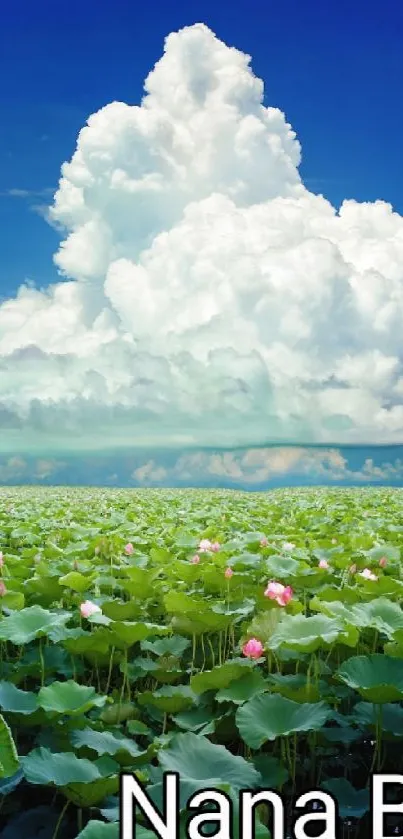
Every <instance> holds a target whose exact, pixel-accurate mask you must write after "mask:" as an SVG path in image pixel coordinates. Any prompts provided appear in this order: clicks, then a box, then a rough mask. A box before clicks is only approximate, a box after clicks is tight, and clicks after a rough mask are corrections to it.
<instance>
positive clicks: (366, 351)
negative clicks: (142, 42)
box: [0, 24, 403, 451]
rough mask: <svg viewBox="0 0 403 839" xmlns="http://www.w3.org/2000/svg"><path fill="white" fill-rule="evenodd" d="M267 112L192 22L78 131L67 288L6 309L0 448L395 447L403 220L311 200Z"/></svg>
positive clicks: (69, 196) (284, 130) (365, 207)
mask: <svg viewBox="0 0 403 839" xmlns="http://www.w3.org/2000/svg"><path fill="white" fill-rule="evenodd" d="M262 101H263V84H262V82H261V81H260V80H259V79H257V78H256V77H255V76H254V75H253V72H252V70H251V67H250V59H249V57H248V56H246V55H244V54H243V53H241V52H239V51H238V50H236V49H234V48H229V47H227V46H226V45H225V44H224V43H222V42H221V41H219V40H218V39H217V38H216V37H215V35H214V34H213V33H212V32H211V31H210V30H209V29H208V28H207V27H206V26H204V25H203V24H197V25H195V26H191V27H187V28H185V29H183V30H181V31H180V32H177V33H173V34H171V35H170V36H169V37H168V38H167V39H166V42H165V50H164V55H163V57H162V58H161V60H160V61H158V63H157V64H156V65H155V67H154V70H153V71H152V72H151V73H150V75H149V76H148V78H147V79H146V82H145V96H144V98H143V100H142V102H141V105H140V106H129V105H126V104H124V103H121V102H114V103H112V104H110V105H108V106H106V107H105V108H103V109H101V110H100V111H99V112H98V113H96V114H93V115H92V116H91V117H90V118H89V120H88V123H87V125H86V126H85V127H84V128H83V129H82V131H81V132H80V134H79V137H78V141H77V148H76V150H75V152H74V154H73V157H72V159H71V161H70V162H69V163H64V164H63V167H62V177H61V180H60V183H59V188H58V191H57V193H56V195H55V197H54V203H53V207H52V209H51V215H52V217H53V220H54V221H55V222H57V223H58V225H61V226H62V227H63V228H64V229H65V231H66V233H65V238H64V241H62V243H61V246H60V248H59V251H58V253H57V254H56V256H55V263H56V266H57V268H58V270H59V272H60V275H61V277H60V282H58V283H57V284H56V285H54V286H52V287H51V288H49V289H48V290H47V291H46V292H40V291H37V290H35V289H32V288H26V287H21V289H20V291H19V293H18V295H17V297H16V298H15V299H11V300H7V301H6V302H5V303H3V304H2V305H1V306H0V429H1V434H0V439H1V442H0V447H3V448H4V447H13V446H14V447H15V448H18V450H19V451H22V450H23V449H24V448H35V447H36V448H41V447H43V446H44V445H47V446H48V447H50V448H52V447H54V448H56V449H60V450H63V449H66V450H67V449H69V448H78V447H80V446H82V447H83V448H91V447H93V448H101V447H105V446H106V445H108V446H110V447H115V446H120V445H130V446H131V447H133V446H139V447H141V446H147V447H149V446H150V445H158V446H181V445H186V446H188V447H189V446H192V445H194V446H197V447H200V446H211V447H218V446H221V445H224V446H231V445H233V446H237V445H244V446H247V445H253V444H264V443H270V442H295V443H298V444H301V445H302V444H305V443H310V442H317V443H329V444H336V443H367V442H371V443H386V442H399V443H401V442H403V402H402V396H403V369H402V348H403V339H402V338H401V324H402V320H403V218H402V217H401V216H399V215H398V214H396V213H394V212H393V211H392V208H391V206H390V205H389V204H386V203H383V202H381V201H379V202H375V203H374V204H358V203H356V202H355V201H346V202H344V203H343V204H342V206H341V208H340V210H339V211H337V210H336V209H335V208H334V207H332V206H331V204H330V203H329V202H328V201H327V200H325V199H324V198H323V197H322V196H317V195H313V194H312V193H310V192H309V191H308V190H307V189H306V188H305V186H304V185H303V183H302V181H301V178H300V175H299V171H298V166H299V163H300V157H301V150H300V145H299V143H298V140H297V139H296V136H295V133H294V132H293V130H292V128H291V127H290V125H289V124H288V123H287V121H286V119H285V117H284V114H283V113H281V111H279V110H278V109H275V108H270V107H268V108H266V107H264V106H263V104H262Z"/></svg>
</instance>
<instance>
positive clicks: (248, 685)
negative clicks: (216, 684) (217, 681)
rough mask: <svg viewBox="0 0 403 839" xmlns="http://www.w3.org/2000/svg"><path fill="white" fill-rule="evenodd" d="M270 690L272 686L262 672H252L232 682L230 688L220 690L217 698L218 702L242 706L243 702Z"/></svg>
mask: <svg viewBox="0 0 403 839" xmlns="http://www.w3.org/2000/svg"><path fill="white" fill-rule="evenodd" d="M269 689H270V685H269V684H268V683H267V681H265V679H264V678H263V676H262V674H261V673H260V671H259V670H252V672H251V673H245V674H244V675H243V676H241V677H240V679H236V680H235V681H234V682H231V683H230V684H229V685H228V687H225V688H222V689H221V690H219V691H218V693H216V696H215V698H216V701H217V702H233V703H234V704H235V705H241V704H242V702H247V701H248V700H249V699H252V697H253V696H256V695H257V694H259V693H264V691H267V690H269Z"/></svg>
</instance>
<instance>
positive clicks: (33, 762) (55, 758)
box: [20, 747, 119, 787]
mask: <svg viewBox="0 0 403 839" xmlns="http://www.w3.org/2000/svg"><path fill="white" fill-rule="evenodd" d="M20 762H21V766H22V770H23V772H24V775H25V778H26V780H27V781H28V783H30V784H52V785H54V786H56V787H66V786H68V785H69V784H80V783H81V784H90V783H92V782H93V781H97V780H99V779H100V778H103V777H104V775H105V768H107V769H108V770H109V774H112V772H118V771H119V767H118V764H117V763H114V762H112V763H111V764H109V765H108V766H107V767H105V764H99V763H98V762H97V761H91V760H87V759H86V758H79V757H77V756H76V755H75V754H74V753H73V752H51V751H50V750H49V749H45V748H43V747H40V748H39V749H34V750H33V751H32V752H30V753H29V754H28V755H26V756H25V757H22V758H21V759H20ZM111 770H112V771H111Z"/></svg>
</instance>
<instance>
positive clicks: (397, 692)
mask: <svg viewBox="0 0 403 839" xmlns="http://www.w3.org/2000/svg"><path fill="white" fill-rule="evenodd" d="M336 676H337V677H338V678H339V679H341V680H342V681H343V682H345V683H346V684H347V685H348V686H349V687H350V688H352V689H353V690H356V691H358V693H360V695H361V696H362V697H363V698H364V699H367V700H368V701H369V702H376V703H377V704H381V703H384V702H396V701H398V700H400V699H402V698H403V664H402V662H401V661H400V659H397V658H392V657H390V656H387V655H381V654H379V653H374V655H369V656H365V655H361V656H353V657H352V658H349V659H348V660H347V661H346V662H345V663H344V664H343V665H342V666H341V667H340V668H339V670H338V671H337V673H336Z"/></svg>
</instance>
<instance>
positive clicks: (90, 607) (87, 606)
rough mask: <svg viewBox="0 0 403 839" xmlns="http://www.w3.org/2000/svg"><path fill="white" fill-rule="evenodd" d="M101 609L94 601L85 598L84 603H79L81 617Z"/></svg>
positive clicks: (88, 616) (87, 616)
mask: <svg viewBox="0 0 403 839" xmlns="http://www.w3.org/2000/svg"><path fill="white" fill-rule="evenodd" d="M101 611H102V610H101V609H100V608H99V606H97V604H96V603H93V602H92V601H91V600H86V601H85V603H81V605H80V612H81V616H82V617H83V618H90V617H91V615H95V614H97V613H98V612H101Z"/></svg>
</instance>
